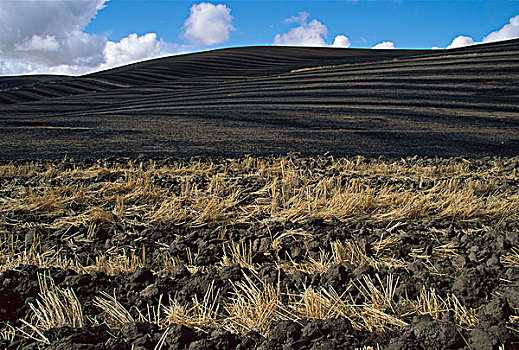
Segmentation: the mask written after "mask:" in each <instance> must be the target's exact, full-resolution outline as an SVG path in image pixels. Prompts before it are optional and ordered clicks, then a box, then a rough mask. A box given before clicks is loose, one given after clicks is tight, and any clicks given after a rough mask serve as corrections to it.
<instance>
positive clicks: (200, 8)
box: [182, 2, 234, 46]
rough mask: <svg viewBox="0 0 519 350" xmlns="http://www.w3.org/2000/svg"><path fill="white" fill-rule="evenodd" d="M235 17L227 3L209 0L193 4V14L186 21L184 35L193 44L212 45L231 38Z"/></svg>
mask: <svg viewBox="0 0 519 350" xmlns="http://www.w3.org/2000/svg"><path fill="white" fill-rule="evenodd" d="M232 20H233V17H232V16H231V9H230V8H229V7H227V6H226V5H222V4H218V5H213V4H210V3H207V2H202V3H200V4H195V5H193V6H191V14H190V16H189V17H188V18H187V19H186V21H185V22H184V27H183V34H182V37H183V38H184V39H185V40H187V41H188V42H189V43H191V44H195V45H203V46H211V45H217V44H221V43H223V42H226V41H227V40H229V38H230V36H231V31H233V30H234V27H233V25H232Z"/></svg>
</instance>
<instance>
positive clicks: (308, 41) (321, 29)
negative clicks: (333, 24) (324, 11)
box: [274, 12, 351, 47]
mask: <svg viewBox="0 0 519 350" xmlns="http://www.w3.org/2000/svg"><path fill="white" fill-rule="evenodd" d="M309 16H310V15H309V14H308V13H307V12H300V13H299V15H298V16H292V17H290V18H287V19H285V23H298V24H299V25H298V26H297V27H294V28H292V29H290V30H289V31H288V32H287V33H282V34H276V36H275V37H274V45H283V46H332V47H350V45H351V42H350V39H348V37H347V36H345V35H337V36H336V37H335V38H334V40H333V44H332V45H328V44H327V43H326V40H325V39H326V37H327V36H328V28H327V27H326V26H325V25H324V24H323V23H321V22H319V21H318V20H316V19H313V20H311V21H310V22H308V17H309Z"/></svg>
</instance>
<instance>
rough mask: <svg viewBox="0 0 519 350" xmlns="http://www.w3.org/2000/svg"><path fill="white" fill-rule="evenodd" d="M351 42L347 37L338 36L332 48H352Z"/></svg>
mask: <svg viewBox="0 0 519 350" xmlns="http://www.w3.org/2000/svg"><path fill="white" fill-rule="evenodd" d="M350 45H351V42H350V39H348V37H347V36H345V35H337V36H336V37H335V39H334V40H333V44H332V47H350Z"/></svg>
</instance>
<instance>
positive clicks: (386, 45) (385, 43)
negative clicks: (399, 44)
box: [372, 41, 395, 50]
mask: <svg viewBox="0 0 519 350" xmlns="http://www.w3.org/2000/svg"><path fill="white" fill-rule="evenodd" d="M394 48H395V43H394V42H392V41H383V42H381V43H378V44H377V45H375V46H373V47H372V49H376V50H378V49H385V50H392V49H394Z"/></svg>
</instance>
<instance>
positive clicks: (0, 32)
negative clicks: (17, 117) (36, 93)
mask: <svg viewBox="0 0 519 350" xmlns="http://www.w3.org/2000/svg"><path fill="white" fill-rule="evenodd" d="M106 2H107V0H79V1H1V2H0V52H1V55H2V59H3V60H26V61H27V62H29V63H31V64H34V65H63V64H76V65H86V66H91V67H94V66H97V65H99V64H100V63H102V62H103V49H104V47H105V44H106V39H105V38H103V37H100V36H98V35H94V34H87V33H85V32H83V30H84V28H85V27H86V26H87V24H88V23H89V22H90V20H91V19H92V18H94V17H95V15H96V14H97V11H98V10H100V9H101V8H102V7H103V6H104V5H105V3H106Z"/></svg>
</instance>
